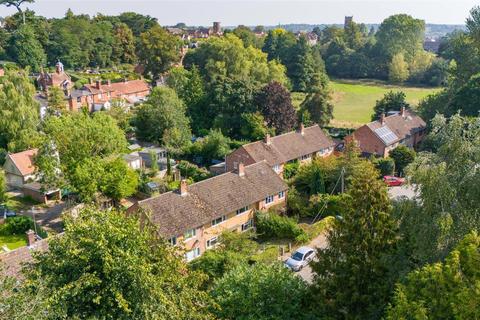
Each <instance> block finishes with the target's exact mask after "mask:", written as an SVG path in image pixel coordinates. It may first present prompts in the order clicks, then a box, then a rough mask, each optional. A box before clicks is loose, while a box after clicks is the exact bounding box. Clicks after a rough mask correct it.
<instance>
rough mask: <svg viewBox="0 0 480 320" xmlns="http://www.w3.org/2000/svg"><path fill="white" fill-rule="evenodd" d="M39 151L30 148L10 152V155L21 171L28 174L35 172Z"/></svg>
mask: <svg viewBox="0 0 480 320" xmlns="http://www.w3.org/2000/svg"><path fill="white" fill-rule="evenodd" d="M37 152H38V149H30V150H25V151H22V152H18V153H12V154H9V155H8V157H10V159H11V160H12V162H13V163H14V164H15V166H16V167H17V169H18V170H19V171H20V173H21V174H22V175H24V176H26V175H29V174H32V173H34V172H35V165H34V158H35V156H36V155H37Z"/></svg>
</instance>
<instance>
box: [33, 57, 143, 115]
mask: <svg viewBox="0 0 480 320" xmlns="http://www.w3.org/2000/svg"><path fill="white" fill-rule="evenodd" d="M37 83H38V85H39V88H40V90H41V91H42V92H43V94H41V95H40V96H39V100H41V101H45V100H46V95H47V92H48V89H49V88H50V87H58V88H60V89H62V90H63V92H64V93H65V102H66V105H67V106H68V109H69V110H70V111H79V110H80V109H81V108H82V107H87V109H88V110H89V111H90V112H94V111H100V110H105V109H109V108H110V106H111V104H112V102H113V101H114V100H116V101H118V102H119V103H121V104H122V105H125V106H129V105H134V104H135V103H138V102H142V101H144V100H145V98H146V97H147V96H148V95H149V94H150V86H149V85H148V83H147V82H146V81H145V80H143V79H138V80H127V79H125V80H123V81H121V82H115V83H112V82H111V81H110V80H107V81H105V82H102V81H101V80H96V81H93V80H92V79H89V83H88V84H85V85H84V86H83V87H81V88H80V89H75V88H74V85H73V83H72V79H71V77H70V76H69V75H68V74H67V73H66V72H65V70H64V67H63V64H62V63H61V62H60V61H59V62H57V64H56V66H55V72H51V73H49V72H45V71H42V72H40V74H39V76H38V77H37Z"/></svg>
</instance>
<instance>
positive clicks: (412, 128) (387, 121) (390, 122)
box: [367, 110, 426, 146]
mask: <svg viewBox="0 0 480 320" xmlns="http://www.w3.org/2000/svg"><path fill="white" fill-rule="evenodd" d="M367 126H368V128H370V130H372V131H373V132H374V133H375V134H377V133H378V132H379V130H378V129H380V128H385V127H386V128H387V129H389V130H390V131H391V132H392V133H393V134H394V135H395V136H396V137H397V139H393V140H392V139H390V140H387V141H385V140H384V139H382V138H381V137H380V139H381V140H382V142H383V143H384V144H385V145H386V146H389V145H391V144H393V143H395V142H398V141H401V140H403V139H405V138H406V137H408V136H411V135H413V134H415V133H417V132H418V131H420V130H422V129H424V128H425V127H426V124H425V121H423V119H422V118H420V117H419V116H417V115H416V114H415V113H414V112H412V111H410V110H405V112H404V115H403V116H402V114H401V113H398V114H395V115H391V116H388V117H385V118H384V123H383V124H382V123H381V121H378V120H377V121H373V122H370V123H368V124H367ZM377 136H378V134H377Z"/></svg>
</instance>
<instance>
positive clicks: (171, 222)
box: [127, 161, 288, 261]
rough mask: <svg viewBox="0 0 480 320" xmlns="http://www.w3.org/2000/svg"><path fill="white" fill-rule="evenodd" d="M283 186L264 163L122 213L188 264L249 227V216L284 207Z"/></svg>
mask: <svg viewBox="0 0 480 320" xmlns="http://www.w3.org/2000/svg"><path fill="white" fill-rule="evenodd" d="M287 189H288V186H287V185H286V184H285V182H284V181H283V180H282V179H281V178H280V177H279V176H278V175H277V174H276V173H275V172H274V171H273V170H272V169H271V167H270V165H268V164H267V163H266V162H263V161H262V162H258V163H255V164H252V165H250V166H247V167H245V166H244V165H243V164H242V163H240V164H239V165H238V169H237V171H236V172H228V173H224V174H221V175H219V176H216V177H213V178H210V179H206V180H203V181H201V182H197V183H194V184H192V185H189V186H188V185H187V183H186V181H185V180H182V181H181V185H180V190H179V191H177V192H167V193H163V194H161V195H158V196H155V197H152V198H149V199H146V200H142V201H139V202H137V203H136V204H135V205H133V206H132V207H130V208H129V209H128V210H127V214H134V213H137V214H140V217H141V219H142V220H143V221H144V222H145V221H146V222H147V223H150V224H152V225H153V226H155V227H156V228H157V231H158V233H159V235H160V236H162V237H163V238H165V239H168V240H169V242H170V243H171V244H172V245H178V246H179V247H180V248H182V249H183V250H185V252H186V253H185V258H186V260H187V261H190V260H192V259H194V258H196V257H198V256H200V255H201V254H203V253H204V252H205V250H208V249H210V248H213V247H215V245H216V244H217V243H218V238H219V236H220V235H221V234H222V232H223V231H225V230H231V231H237V232H243V231H246V230H249V229H251V228H253V227H254V211H255V210H267V209H268V208H271V207H274V206H282V205H284V204H285V200H286V196H287Z"/></svg>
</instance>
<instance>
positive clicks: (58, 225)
mask: <svg viewBox="0 0 480 320" xmlns="http://www.w3.org/2000/svg"><path fill="white" fill-rule="evenodd" d="M63 209H65V203H64V202H60V203H58V204H55V205H53V206H50V207H48V208H40V207H35V206H34V207H32V208H31V209H29V210H27V211H23V212H21V213H20V214H21V215H24V216H29V217H31V218H34V219H35V221H36V222H37V224H38V225H40V226H41V227H42V228H44V229H45V230H46V231H47V232H53V233H60V232H63V221H62V212H63Z"/></svg>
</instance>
